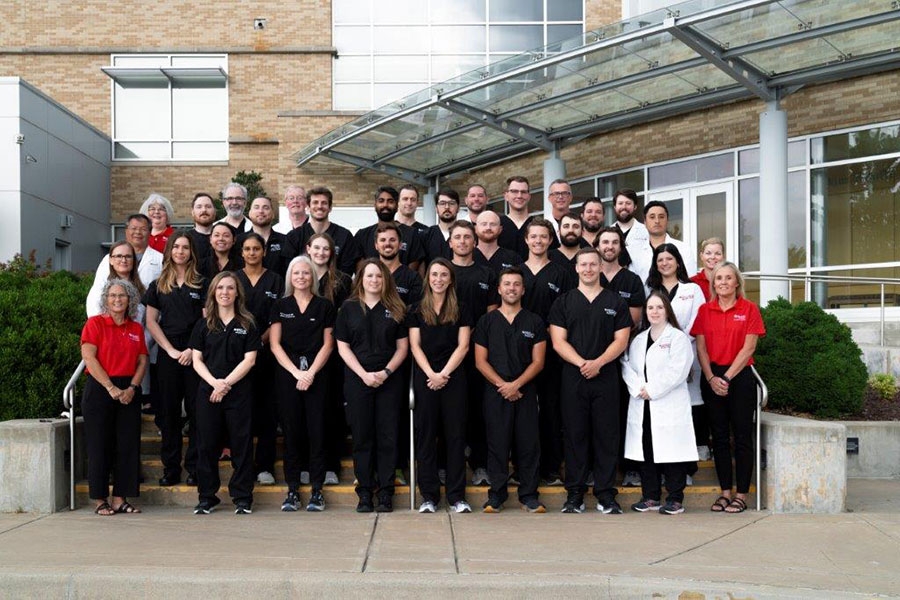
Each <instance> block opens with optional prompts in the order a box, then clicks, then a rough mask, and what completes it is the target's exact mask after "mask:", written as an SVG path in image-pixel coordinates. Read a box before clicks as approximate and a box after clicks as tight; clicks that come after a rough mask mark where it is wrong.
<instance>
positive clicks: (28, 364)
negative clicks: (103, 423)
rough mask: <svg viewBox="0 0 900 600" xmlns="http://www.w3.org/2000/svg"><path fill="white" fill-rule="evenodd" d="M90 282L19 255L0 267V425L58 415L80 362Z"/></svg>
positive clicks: (90, 279) (89, 277)
mask: <svg viewBox="0 0 900 600" xmlns="http://www.w3.org/2000/svg"><path fill="white" fill-rule="evenodd" d="M92 281H93V278H92V277H91V276H79V275H75V274H73V273H69V272H66V271H58V272H55V273H47V272H46V271H43V270H42V269H41V268H39V267H38V266H37V265H35V264H34V260H33V259H31V260H30V261H29V260H26V259H23V258H22V257H21V256H17V257H16V258H15V259H13V261H11V262H10V263H9V264H4V265H0V381H2V382H3V385H2V386H0V421H6V420H8V419H37V418H45V417H55V416H58V415H59V413H60V412H61V411H62V409H63V406H62V399H61V398H62V391H63V388H64V387H65V385H66V382H67V381H68V380H69V377H70V376H71V375H72V372H73V371H74V370H75V367H76V366H77V365H78V361H79V360H81V351H80V343H79V342H80V338H81V328H82V327H83V326H84V322H85V320H86V316H85V312H84V301H85V298H86V297H87V292H88V290H89V289H90V286H91V282H92Z"/></svg>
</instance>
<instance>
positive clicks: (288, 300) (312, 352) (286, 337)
mask: <svg viewBox="0 0 900 600" xmlns="http://www.w3.org/2000/svg"><path fill="white" fill-rule="evenodd" d="M336 312H337V311H335V309H334V304H332V303H331V302H330V301H329V300H327V299H325V298H322V297H321V296H313V297H312V299H311V300H310V301H309V304H308V305H307V307H306V310H305V311H303V312H301V311H300V307H299V306H298V305H297V300H296V298H294V296H287V297H285V298H281V299H279V300H278V301H277V302H275V304H274V305H273V306H272V313H271V316H270V317H269V322H270V323H281V347H282V348H283V349H284V351H285V352H286V353H287V355H288V357H290V359H291V361H292V362H293V363H294V364H295V365H297V366H298V367H299V366H300V363H301V357H306V364H307V365H312V363H313V361H314V360H315V359H316V355H317V354H318V353H319V350H321V349H322V346H323V345H324V343H325V330H326V329H329V328H333V327H334V320H335V318H336Z"/></svg>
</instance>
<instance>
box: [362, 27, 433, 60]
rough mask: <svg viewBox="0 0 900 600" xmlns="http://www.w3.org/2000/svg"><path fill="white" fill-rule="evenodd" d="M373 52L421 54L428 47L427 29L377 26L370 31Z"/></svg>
mask: <svg viewBox="0 0 900 600" xmlns="http://www.w3.org/2000/svg"><path fill="white" fill-rule="evenodd" d="M372 35H373V38H374V39H373V45H374V48H375V54H421V52H422V49H423V48H427V47H428V29H427V28H424V27H407V26H397V27H391V26H386V25H383V26H377V27H375V30H374V31H373V32H372Z"/></svg>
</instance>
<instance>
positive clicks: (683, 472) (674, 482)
mask: <svg viewBox="0 0 900 600" xmlns="http://www.w3.org/2000/svg"><path fill="white" fill-rule="evenodd" d="M643 426H644V432H643V437H642V438H641V443H642V445H643V447H644V462H642V463H640V465H641V496H643V497H644V499H646V500H656V501H657V502H659V499H660V497H661V496H662V490H661V489H660V485H659V476H660V475H665V477H666V492H668V494H667V495H666V502H678V503H679V504H680V503H683V502H684V487H685V484H686V482H687V471H688V464H694V465H696V463H684V462H667V463H657V462H656V461H655V459H654V456H653V430H652V429H651V427H650V401H649V400H644V420H643Z"/></svg>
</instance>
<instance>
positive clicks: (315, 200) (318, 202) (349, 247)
mask: <svg viewBox="0 0 900 600" xmlns="http://www.w3.org/2000/svg"><path fill="white" fill-rule="evenodd" d="M307 201H308V204H309V219H307V220H306V222H305V223H304V224H303V225H301V226H300V227H297V228H296V229H294V230H293V231H291V232H290V233H289V234H287V239H286V240H285V243H284V248H283V250H282V252H281V255H282V261H283V264H284V269H287V266H288V264H290V262H291V261H292V260H293V259H294V257H296V256H300V255H301V254H303V253H305V252H306V244H307V242H309V238H311V237H312V236H313V235H315V234H317V233H327V234H328V235H329V236H331V239H332V240H334V254H335V265H336V266H337V268H338V270H339V271H343V272H344V273H346V274H347V275H349V276H350V277H353V275H354V273H355V272H356V263H357V261H359V259H360V258H361V257H362V251H361V250H360V248H359V246H357V244H356V240H355V239H353V234H352V233H350V230H349V229H347V228H346V227H341V226H340V225H338V224H337V223H332V222H331V221H330V220H329V217H330V216H331V209H332V208H333V207H334V195H333V194H332V193H331V190H330V189H328V188H327V187H321V186H319V187H314V188H311V189H310V190H309V193H308V200H307ZM284 274H285V273H284V272H282V275H284ZM338 308H340V307H338Z"/></svg>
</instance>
